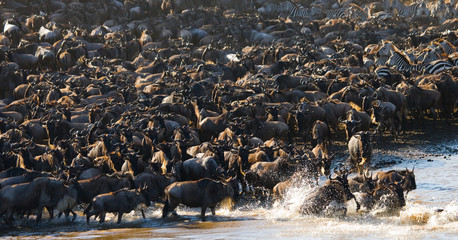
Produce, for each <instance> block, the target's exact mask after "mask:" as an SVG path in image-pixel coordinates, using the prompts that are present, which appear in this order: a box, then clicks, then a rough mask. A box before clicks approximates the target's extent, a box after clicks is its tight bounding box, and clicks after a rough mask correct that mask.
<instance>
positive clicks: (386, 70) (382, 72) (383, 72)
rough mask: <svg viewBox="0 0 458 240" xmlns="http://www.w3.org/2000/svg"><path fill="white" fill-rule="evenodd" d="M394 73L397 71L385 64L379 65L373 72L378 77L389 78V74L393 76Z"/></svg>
mask: <svg viewBox="0 0 458 240" xmlns="http://www.w3.org/2000/svg"><path fill="white" fill-rule="evenodd" d="M395 73H397V72H396V71H395V70H393V69H392V68H390V67H387V66H380V67H378V68H377V69H375V74H376V75H377V77H378V78H384V79H388V78H391V76H393V75H394V74H395Z"/></svg>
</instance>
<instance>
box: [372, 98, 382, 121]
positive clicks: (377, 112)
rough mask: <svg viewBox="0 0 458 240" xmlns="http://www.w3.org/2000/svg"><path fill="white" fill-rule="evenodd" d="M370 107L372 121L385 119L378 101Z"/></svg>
mask: <svg viewBox="0 0 458 240" xmlns="http://www.w3.org/2000/svg"><path fill="white" fill-rule="evenodd" d="M372 108H373V112H372V117H373V119H374V121H375V122H377V123H381V122H383V120H384V119H385V111H384V110H383V107H381V106H380V101H377V103H376V104H375V105H374V106H373V107H372Z"/></svg>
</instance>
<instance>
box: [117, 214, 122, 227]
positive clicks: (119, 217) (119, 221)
mask: <svg viewBox="0 0 458 240" xmlns="http://www.w3.org/2000/svg"><path fill="white" fill-rule="evenodd" d="M121 219H122V212H118V224H120V223H121Z"/></svg>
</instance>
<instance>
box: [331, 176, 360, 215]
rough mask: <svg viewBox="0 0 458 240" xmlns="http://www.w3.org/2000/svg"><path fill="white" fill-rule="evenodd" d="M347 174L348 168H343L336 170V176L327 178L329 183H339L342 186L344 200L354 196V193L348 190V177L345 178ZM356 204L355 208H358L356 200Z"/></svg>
mask: <svg viewBox="0 0 458 240" xmlns="http://www.w3.org/2000/svg"><path fill="white" fill-rule="evenodd" d="M347 176H348V170H346V169H344V170H339V171H338V172H337V176H336V177H334V178H332V177H330V178H329V182H330V183H331V184H340V185H341V186H342V190H343V191H344V192H343V193H344V196H345V198H346V199H345V201H348V200H350V199H352V198H355V195H353V193H352V192H351V191H350V186H349V184H348V179H347ZM355 201H356V199H355ZM356 205H357V210H358V209H359V204H358V202H356Z"/></svg>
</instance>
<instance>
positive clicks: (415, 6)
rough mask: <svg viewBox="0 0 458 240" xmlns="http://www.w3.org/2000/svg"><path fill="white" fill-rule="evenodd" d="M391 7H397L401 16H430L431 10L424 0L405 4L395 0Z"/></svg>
mask: <svg viewBox="0 0 458 240" xmlns="http://www.w3.org/2000/svg"><path fill="white" fill-rule="evenodd" d="M391 9H396V11H397V12H398V14H399V16H402V17H417V16H429V15H430V11H429V9H428V7H427V6H426V2H425V1H424V0H420V1H414V2H413V3H412V4H410V5H407V6H406V5H404V4H403V3H402V2H400V1H399V0H393V1H392V3H391Z"/></svg>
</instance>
